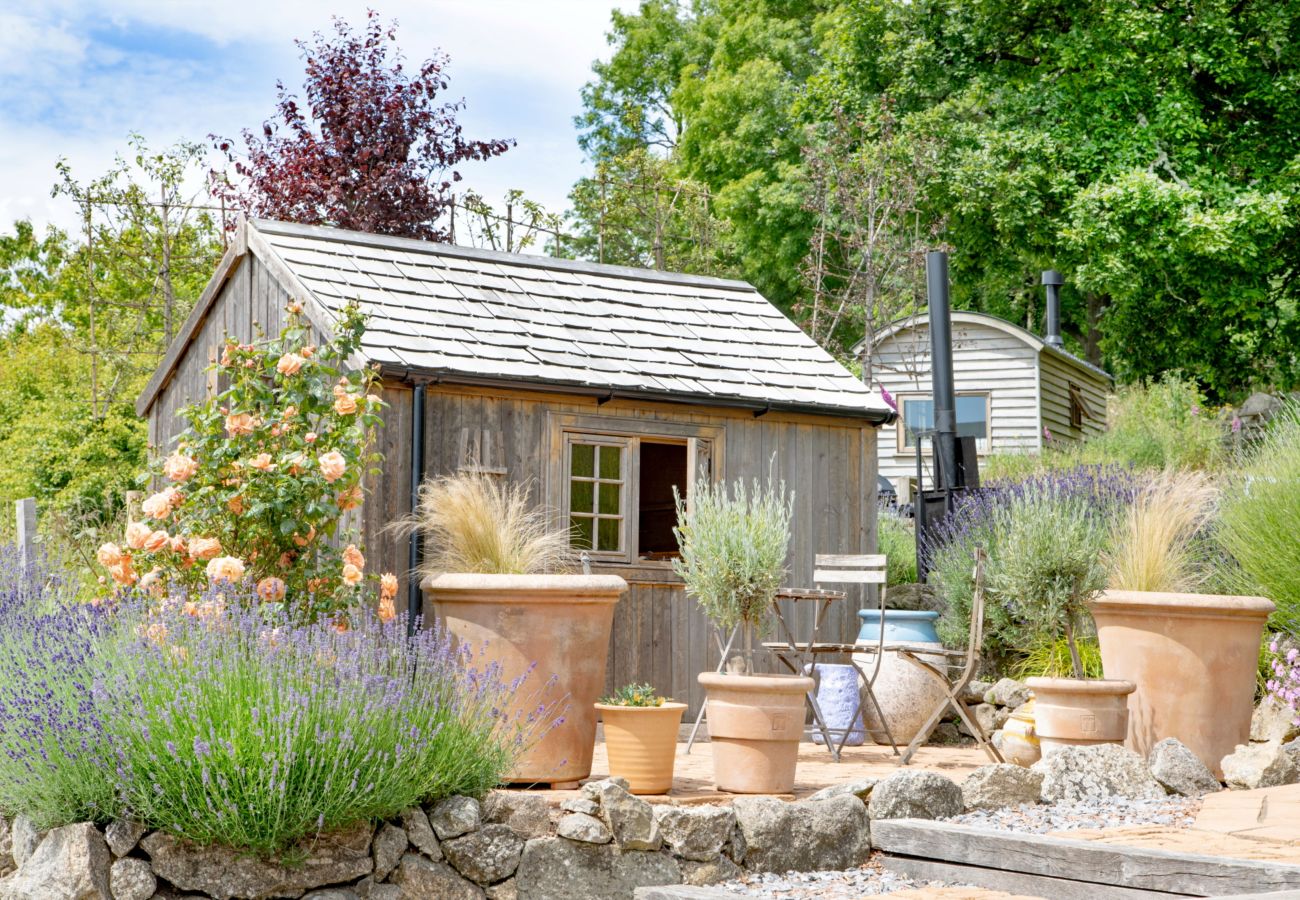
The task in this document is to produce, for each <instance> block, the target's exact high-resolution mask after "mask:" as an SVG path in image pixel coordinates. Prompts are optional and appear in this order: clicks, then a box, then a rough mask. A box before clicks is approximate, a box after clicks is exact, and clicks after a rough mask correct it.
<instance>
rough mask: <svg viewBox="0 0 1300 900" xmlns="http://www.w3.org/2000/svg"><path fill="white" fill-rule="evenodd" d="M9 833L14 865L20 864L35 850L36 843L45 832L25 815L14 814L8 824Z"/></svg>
mask: <svg viewBox="0 0 1300 900" xmlns="http://www.w3.org/2000/svg"><path fill="white" fill-rule="evenodd" d="M9 835H10V842H11V843H10V849H9V852H10V855H12V856H13V858H14V865H15V866H21V865H22V864H23V863H24V862H26V861H27V857H29V856H31V855H32V854H33V853H35V852H36V845H37V844H39V843H40V842H41V838H43V837H45V832H43V831H40V830H38V829H37V828H36V826H35V825H33V824H32V820H31V819H29V818H27V817H26V816H15V817H14V820H13V823H12V824H11V825H10V826H9Z"/></svg>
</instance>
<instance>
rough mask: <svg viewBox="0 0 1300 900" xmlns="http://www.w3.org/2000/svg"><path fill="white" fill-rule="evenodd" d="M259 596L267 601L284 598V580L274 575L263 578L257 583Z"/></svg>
mask: <svg viewBox="0 0 1300 900" xmlns="http://www.w3.org/2000/svg"><path fill="white" fill-rule="evenodd" d="M257 596H259V597H261V598H262V599H263V600H264V601H266V602H267V603H275V602H277V601H279V600H283V599H284V582H283V581H281V580H280V579H279V578H275V577H274V576H271V577H267V578H263V579H262V580H261V581H259V582H258V583H257Z"/></svg>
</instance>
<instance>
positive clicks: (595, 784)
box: [582, 775, 632, 803]
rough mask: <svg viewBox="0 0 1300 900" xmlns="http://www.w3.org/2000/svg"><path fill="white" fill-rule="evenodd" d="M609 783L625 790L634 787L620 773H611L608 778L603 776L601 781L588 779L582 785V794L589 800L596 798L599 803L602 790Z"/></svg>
mask: <svg viewBox="0 0 1300 900" xmlns="http://www.w3.org/2000/svg"><path fill="white" fill-rule="evenodd" d="M609 784H616V785H618V786H619V787H621V788H622V789H623V790H625V791H629V790H631V789H632V782H630V781H628V780H627V779H626V778H623V777H620V776H618V775H611V776H609V777H608V778H602V779H601V780H600V781H588V782H587V783H586V784H584V785H583V786H582V796H584V797H586V798H587V799H588V800H594V801H596V802H597V803H599V802H600V795H601V792H602V791H604V790H605V786H606V785H609Z"/></svg>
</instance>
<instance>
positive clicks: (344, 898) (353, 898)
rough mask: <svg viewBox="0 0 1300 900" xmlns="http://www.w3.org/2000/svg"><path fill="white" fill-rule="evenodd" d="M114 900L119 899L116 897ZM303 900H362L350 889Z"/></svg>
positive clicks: (313, 894)
mask: <svg viewBox="0 0 1300 900" xmlns="http://www.w3.org/2000/svg"><path fill="white" fill-rule="evenodd" d="M113 900H117V898H116V897H114V898H113ZM302 900H360V898H359V896H358V894H357V892H356V891H354V890H350V889H349V888H325V890H323V891H312V892H311V893H310V894H303V895H302Z"/></svg>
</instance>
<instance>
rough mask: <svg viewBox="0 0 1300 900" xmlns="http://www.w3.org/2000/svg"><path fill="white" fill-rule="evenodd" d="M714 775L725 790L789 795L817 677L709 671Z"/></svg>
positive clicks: (704, 681)
mask: <svg viewBox="0 0 1300 900" xmlns="http://www.w3.org/2000/svg"><path fill="white" fill-rule="evenodd" d="M699 681H700V684H701V685H703V687H704V690H705V691H707V692H708V700H707V701H706V702H707V703H708V705H709V706H708V710H709V712H708V716H709V741H710V746H711V747H712V748H713V779H714V783H715V784H716V785H717V788H718V790H720V791H731V792H733V793H737V794H788V793H790V791H791V790H793V789H794V771H795V766H796V764H797V763H798V761H799V741H800V740H802V739H803V723H804V708H805V706H804V704H805V702H806V698H807V696H808V692H809V691H811V690H812V689H813V680H812V679H811V678H805V677H804V676H802V675H725V674H721V673H714V672H704V673H702V674H701V675H700V676H699Z"/></svg>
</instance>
